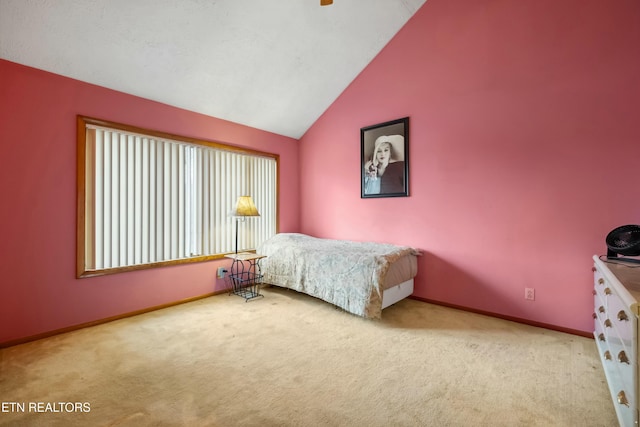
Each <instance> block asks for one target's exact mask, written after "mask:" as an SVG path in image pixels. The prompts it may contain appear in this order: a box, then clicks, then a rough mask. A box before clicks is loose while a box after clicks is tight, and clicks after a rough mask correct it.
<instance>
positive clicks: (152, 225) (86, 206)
mask: <svg viewBox="0 0 640 427" xmlns="http://www.w3.org/2000/svg"><path fill="white" fill-rule="evenodd" d="M277 177H278V156H277V155H274V154H268V153H262V152H258V151H253V150H246V149H241V148H238V147H233V146H226V145H223V144H218V143H212V142H206V141H199V140H195V139H189V138H183V137H179V136H175V135H169V134H164V133H160V132H151V131H147V130H144V129H139V128H134V127H131V126H126V125H120V124H116V123H110V122H105V121H101V120H95V119H91V118H87V117H80V116H79V117H78V271H77V275H78V277H88V276H95V275H99V274H109V273H117V272H121V271H129V270H137V269H142V268H150V267H156V266H159V265H168V264H176V263H184V262H196V261H205V260H211V259H215V258H220V257H221V256H223V254H225V253H230V252H233V251H234V250H235V238H236V236H235V230H236V228H235V222H234V218H233V217H230V216H229V212H230V211H231V210H232V209H233V207H234V206H235V203H236V200H237V198H238V197H239V196H241V195H250V196H252V198H253V200H254V201H255V204H256V206H257V207H258V210H259V212H260V215H261V216H260V217H252V218H247V220H246V221H245V222H243V223H242V224H241V227H240V228H239V236H238V249H239V250H250V249H253V248H256V247H257V246H258V245H259V244H260V243H261V242H263V241H264V240H266V239H267V238H269V237H271V236H273V235H274V234H275V233H276V232H277V209H278V208H277V206H278V203H277V187H278V185H277V184H278V183H277V181H278V178H277Z"/></svg>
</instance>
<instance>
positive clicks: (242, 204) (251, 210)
mask: <svg viewBox="0 0 640 427" xmlns="http://www.w3.org/2000/svg"><path fill="white" fill-rule="evenodd" d="M231 215H232V216H260V213H259V212H258V208H256V205H255V204H254V203H253V199H252V198H251V196H240V197H238V201H237V202H236V207H235V208H234V209H233V210H232V211H231Z"/></svg>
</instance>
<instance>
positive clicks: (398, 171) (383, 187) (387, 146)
mask: <svg viewBox="0 0 640 427" xmlns="http://www.w3.org/2000/svg"><path fill="white" fill-rule="evenodd" d="M404 168H405V165H404V137H403V136H402V135H382V136H379V137H378V138H376V140H375V142H374V147H373V154H372V155H371V158H370V159H369V160H368V161H367V162H366V163H365V164H364V169H365V170H364V194H366V195H370V194H390V193H402V192H404V191H405V183H404V170H405V169H404Z"/></svg>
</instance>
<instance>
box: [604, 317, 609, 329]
mask: <svg viewBox="0 0 640 427" xmlns="http://www.w3.org/2000/svg"><path fill="white" fill-rule="evenodd" d="M604 326H605V328H610V327H611V320H609V319H606V320H605V321H604Z"/></svg>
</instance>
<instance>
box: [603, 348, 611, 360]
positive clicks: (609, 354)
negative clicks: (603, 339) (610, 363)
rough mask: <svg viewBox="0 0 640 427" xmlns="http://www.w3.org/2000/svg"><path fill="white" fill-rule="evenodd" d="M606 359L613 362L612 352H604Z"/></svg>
mask: <svg viewBox="0 0 640 427" xmlns="http://www.w3.org/2000/svg"><path fill="white" fill-rule="evenodd" d="M604 359H605V360H611V352H610V351H609V350H607V351H605V352H604Z"/></svg>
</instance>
